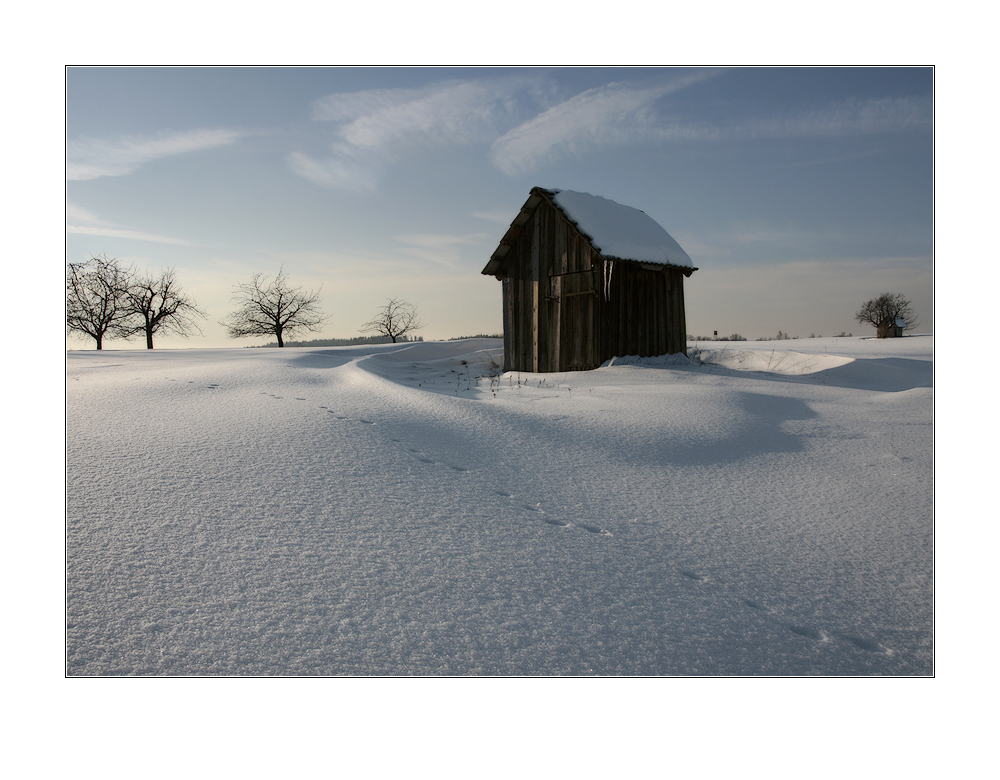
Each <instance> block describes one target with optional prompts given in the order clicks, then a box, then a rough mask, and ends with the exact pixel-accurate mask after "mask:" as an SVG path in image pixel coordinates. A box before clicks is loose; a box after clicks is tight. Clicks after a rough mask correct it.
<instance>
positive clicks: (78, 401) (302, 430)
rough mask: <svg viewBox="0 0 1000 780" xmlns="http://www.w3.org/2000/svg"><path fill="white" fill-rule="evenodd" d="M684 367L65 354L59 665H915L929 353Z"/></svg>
mask: <svg viewBox="0 0 1000 780" xmlns="http://www.w3.org/2000/svg"><path fill="white" fill-rule="evenodd" d="M696 350H698V353H697V355H698V357H695V358H694V359H693V360H691V361H688V360H686V359H684V358H679V359H678V358H677V357H671V358H667V359H663V358H661V359H643V360H637V359H634V358H633V359H628V358H626V359H619V360H617V361H615V364H614V365H611V366H607V367H604V368H600V369H598V370H596V371H590V372H576V373H563V374H545V375H539V374H523V373H522V374H518V373H509V374H504V375H500V376H490V374H491V366H490V357H491V356H492V358H493V359H494V360H497V361H499V359H500V355H501V354H502V348H501V343H500V342H499V341H496V340H467V341H460V342H445V343H417V344H412V345H410V344H407V345H384V346H379V347H365V348H363V349H359V348H351V347H343V348H311V349H293V348H286V349H230V350H177V351H145V350H142V351H105V352H93V351H87V352H85V351H80V352H69V353H68V355H67V362H68V413H67V416H68V514H67V606H68V614H67V620H68V629H67V669H68V672H69V674H71V675H823V674H828V675H915V674H916V675H926V674H931V673H933V666H932V660H933V646H932V638H933V637H932V576H933V571H932V540H933V536H932V533H933V529H932V477H933V471H932V389H931V383H932V365H933V364H932V362H931V359H932V348H931V338H930V337H919V336H918V337H909V338H904V339H892V340H883V341H876V340H874V339H872V340H862V339H857V338H852V339H801V340H796V341H786V342H740V343H733V344H721V343H717V342H712V343H703V344H697V345H695V344H692V345H691V353H692V355H695V351H696ZM699 357H700V360H701V361H705V362H699ZM494 373H495V372H494Z"/></svg>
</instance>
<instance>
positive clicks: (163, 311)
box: [124, 268, 207, 349]
mask: <svg viewBox="0 0 1000 780" xmlns="http://www.w3.org/2000/svg"><path fill="white" fill-rule="evenodd" d="M125 306H126V314H127V315H128V317H129V320H128V324H127V327H126V328H125V331H124V335H125V337H126V338H127V337H129V336H134V335H136V334H139V333H142V334H143V335H145V337H146V349H152V348H153V335H154V334H156V333H159V332H160V331H164V332H166V333H173V334H175V335H177V336H183V337H184V338H187V337H188V336H190V335H192V334H193V333H195V332H197V333H201V328H199V327H198V325H197V323H196V322H195V319H194V318H195V317H201V318H202V319H205V318H206V316H207V315H206V314H205V312H203V311H202V310H201V309H199V308H198V305H197V304H196V303H195V302H194V301H193V300H191V299H190V298H188V297H187V296H186V295H184V293H182V292H181V290H180V287H179V285H178V284H177V278H176V275H175V273H174V269H173V268H168V269H166V270H165V271H161V272H160V275H159V276H154V275H153V274H151V273H149V272H147V273H145V274H143V275H141V276H136V277H134V278H133V279H132V280H131V283H130V284H129V285H128V291H127V293H126V304H125Z"/></svg>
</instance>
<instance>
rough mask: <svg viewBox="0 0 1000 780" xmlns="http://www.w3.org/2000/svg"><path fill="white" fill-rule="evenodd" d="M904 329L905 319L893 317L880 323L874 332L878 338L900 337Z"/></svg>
mask: <svg viewBox="0 0 1000 780" xmlns="http://www.w3.org/2000/svg"><path fill="white" fill-rule="evenodd" d="M904 330H906V320H904V319H903V318H902V317H895V318H893V319H888V320H886V321H884V322H883V323H882V324H880V325H879V326H878V328H876V334H877V335H878V337H879V338H880V339H898V338H902V336H903V331H904Z"/></svg>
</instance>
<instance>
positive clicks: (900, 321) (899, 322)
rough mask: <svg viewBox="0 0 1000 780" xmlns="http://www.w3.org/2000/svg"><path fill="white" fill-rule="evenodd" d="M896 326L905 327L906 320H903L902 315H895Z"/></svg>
mask: <svg viewBox="0 0 1000 780" xmlns="http://www.w3.org/2000/svg"><path fill="white" fill-rule="evenodd" d="M896 327H897V328H905V327H906V320H904V319H903V318H902V317H896Z"/></svg>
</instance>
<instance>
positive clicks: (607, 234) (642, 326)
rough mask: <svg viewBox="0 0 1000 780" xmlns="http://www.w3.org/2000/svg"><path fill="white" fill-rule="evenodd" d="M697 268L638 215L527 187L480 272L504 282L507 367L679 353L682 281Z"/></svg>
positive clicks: (683, 331)
mask: <svg viewBox="0 0 1000 780" xmlns="http://www.w3.org/2000/svg"><path fill="white" fill-rule="evenodd" d="M696 270H698V269H697V268H695V267H694V264H693V263H692V262H691V258H690V257H688V255H687V253H686V252H685V251H684V250H683V249H681V247H680V246H679V245H678V243H677V242H676V241H674V239H673V238H671V237H670V235H669V234H668V233H667V231H665V230H664V229H663V228H662V227H660V226H659V225H658V224H657V223H656V222H655V221H654V220H653V219H651V218H650V217H649V216H647V215H646V214H645V213H644V212H642V211H639V210H638V209H634V208H631V207H630V206H623V205H621V204H620V203H615V201H613V200H607V199H605V198H601V197H597V196H594V195H590V194H588V193H583V192H573V191H571V190H547V189H542V188H541V187H534V188H533V189H532V190H531V194H530V195H529V197H528V200H527V201H526V202H525V204H524V205H523V206H522V207H521V211H520V213H519V214H518V215H517V217H516V218H515V219H514V221H513V222H512V223H511V225H510V228H509V229H508V230H507V233H506V235H504V237H503V240H502V241H501V242H500V246H498V247H497V249H496V251H495V252H494V253H493V256H492V257H491V258H490V261H489V262H488V263H487V264H486V267H485V268H484V269H483V273H484V274H486V275H487V276H495V277H496V278H497V279H499V280H500V281H501V282H502V283H503V335H504V339H503V345H504V350H503V354H504V370H505V371H532V372H546V371H577V370H586V369H591V368H597V367H598V366H600V365H601V364H602V363H603V362H604V361H606V360H609V359H610V358H612V357H615V356H623V355H642V356H651V355H664V354H667V353H676V352H683V353H685V354H686V352H687V323H686V321H685V318H684V277H686V276H690V275H691V274H692V273H694V272H695V271H696Z"/></svg>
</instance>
